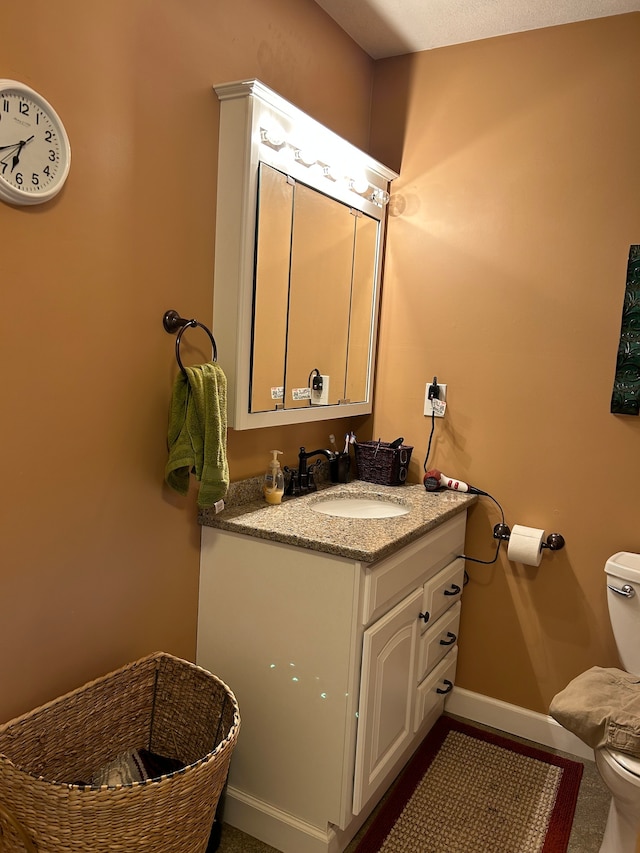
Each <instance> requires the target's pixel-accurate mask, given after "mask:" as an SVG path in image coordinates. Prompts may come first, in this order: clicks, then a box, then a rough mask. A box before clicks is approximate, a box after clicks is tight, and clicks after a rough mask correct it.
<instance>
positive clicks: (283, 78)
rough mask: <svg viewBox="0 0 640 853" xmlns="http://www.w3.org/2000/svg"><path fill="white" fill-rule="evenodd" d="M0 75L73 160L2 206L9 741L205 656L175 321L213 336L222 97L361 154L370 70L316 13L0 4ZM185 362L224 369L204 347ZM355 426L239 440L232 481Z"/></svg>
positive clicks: (248, 1) (1, 533) (276, 2)
mask: <svg viewBox="0 0 640 853" xmlns="http://www.w3.org/2000/svg"><path fill="white" fill-rule="evenodd" d="M0 57H1V63H0V76H2V77H6V78H12V79H18V80H21V81H23V82H25V83H28V84H30V85H32V86H33V87H34V88H35V89H37V90H39V91H41V92H42V94H43V95H44V96H45V97H46V98H48V99H49V100H50V101H51V102H52V103H53V105H54V107H55V108H56V110H57V111H58V112H59V113H60V115H61V116H62V118H63V120H64V122H65V124H66V127H67V130H68V132H69V135H70V139H71V146H72V166H71V173H70V177H69V180H68V183H67V185H66V187H65V189H64V191H63V193H62V194H61V196H60V197H58V198H57V199H56V200H55V201H53V202H52V203H50V204H48V205H44V206H42V207H36V208H33V209H18V208H13V207H10V206H8V205H6V204H2V203H0V239H1V246H2V260H1V265H0V284H1V292H2V324H1V325H2V330H1V348H2V357H1V359H0V371H1V372H2V385H1V387H2V395H3V396H2V403H1V406H2V430H1V435H2V447H3V457H4V458H3V476H2V481H3V487H2V491H1V497H0V542H1V551H0V602H1V613H0V649H2V652H1V654H0V720H6V719H10V718H11V717H13V716H14V715H16V714H18V713H21V712H23V711H27V710H29V709H30V708H32V707H34V706H35V705H37V704H40V703H41V702H44V701H46V700H48V699H50V698H53V697H54V696H56V695H58V694H60V693H61V692H63V691H65V690H67V689H71V688H73V687H76V686H77V685H80V684H82V683H83V682H84V681H85V680H87V679H88V678H91V677H94V676H96V675H99V674H102V673H103V672H106V671H108V670H110V669H112V668H115V667H117V666H120V665H121V664H123V663H125V662H127V661H129V660H135V659H136V658H138V657H140V656H141V655H143V654H146V653H148V652H151V651H154V650H156V649H164V650H166V651H169V652H172V653H174V654H178V655H182V656H185V657H189V658H192V657H193V655H194V654H195V632H196V614H197V583H198V555H199V537H200V531H199V527H198V526H197V524H196V511H195V500H194V498H195V495H190V497H189V499H187V500H183V499H181V498H180V497H179V496H177V495H174V494H173V493H170V492H169V490H168V489H166V488H165V487H163V473H164V465H165V461H166V420H167V411H168V404H169V397H170V391H171V384H172V380H173V377H174V375H175V372H176V363H175V359H174V351H173V347H174V339H173V337H170V336H169V335H167V333H166V332H165V331H164V330H163V328H162V322H161V321H162V316H163V313H164V312H165V311H166V310H167V309H169V308H175V309H177V310H178V311H180V312H181V313H183V314H185V315H187V316H195V317H197V318H198V319H201V320H202V321H203V322H205V323H207V325H210V324H211V313H212V304H213V290H212V281H213V266H214V257H213V245H214V232H215V193H216V160H217V134H218V116H219V111H218V101H217V99H216V97H215V94H214V92H213V90H212V85H213V84H215V83H221V82H228V81H231V80H237V79H241V78H249V77H258V78H260V79H261V80H262V81H263V82H265V83H266V84H267V85H269V86H271V87H272V88H274V89H275V90H276V91H278V92H280V93H281V94H283V95H284V96H285V97H287V98H289V99H290V100H291V101H293V102H294V103H295V104H297V105H298V106H299V107H301V108H302V109H304V110H306V111H307V112H309V113H311V114H312V115H313V116H314V117H315V118H317V119H318V120H320V121H322V122H323V123H325V124H326V125H328V126H329V127H331V128H332V129H333V130H335V131H336V132H338V133H340V134H341V135H342V136H344V137H346V138H347V139H349V140H350V141H351V142H353V143H354V144H356V145H358V146H360V147H365V146H366V144H367V140H368V132H369V113H370V97H371V84H372V73H373V63H372V61H371V60H370V59H369V58H368V57H367V56H366V55H365V54H364V53H363V52H362V51H361V50H360V49H359V48H358V47H356V46H355V44H354V43H353V42H352V41H351V40H350V39H349V38H348V37H347V36H346V35H345V34H344V33H343V32H342V31H341V30H340V29H339V28H338V27H337V25H336V24H335V23H334V22H333V21H332V20H331V19H330V18H329V17H328V16H327V15H325V13H324V12H322V10H321V9H320V8H319V7H318V6H317V5H316V4H315V3H313V2H311V0H268V2H263V0H216V2H211V0H188V2H184V0H153V2H151V0H109V2H102V3H94V2H86V0H66V2H64V3H58V4H51V3H48V2H45V1H44V0H30V2H29V3H23V4H18V3H13V4H4V7H3V12H2V26H1V27H0ZM198 335H200V337H198ZM182 356H183V360H184V361H185V363H187V364H189V363H195V362H197V361H201V360H202V359H203V358H208V357H209V351H208V341H207V339H206V337H205V335H204V334H203V333H202V332H198V333H187V334H186V335H185V336H184V338H183V347H182ZM354 425H355V424H354ZM351 426H352V424H351V423H345V422H328V423H324V424H321V425H317V426H314V427H308V428H307V427H304V428H301V427H288V428H282V429H279V430H261V431H258V432H251V433H248V434H243V435H235V434H232V435H231V436H230V440H229V458H230V467H231V474H232V479H234V480H237V479H241V478H243V477H246V476H250V475H255V474H258V473H261V472H262V471H263V470H264V468H265V467H266V464H267V462H268V460H269V458H270V457H269V454H268V451H269V450H270V449H271V448H273V447H277V448H278V449H280V450H284V451H285V456H284V457H283V459H284V461H285V462H287V463H291V464H292V463H293V462H294V461H295V458H296V452H297V448H298V446H299V445H300V444H306V445H307V446H318V445H322V446H326V444H327V442H328V438H327V436H328V434H329V432H331V431H335V433H336V434H337V435H340V434H344V432H345V430H346V429H347V428H348V427H351ZM238 630H242V626H239V628H238ZM230 641H231V640H230Z"/></svg>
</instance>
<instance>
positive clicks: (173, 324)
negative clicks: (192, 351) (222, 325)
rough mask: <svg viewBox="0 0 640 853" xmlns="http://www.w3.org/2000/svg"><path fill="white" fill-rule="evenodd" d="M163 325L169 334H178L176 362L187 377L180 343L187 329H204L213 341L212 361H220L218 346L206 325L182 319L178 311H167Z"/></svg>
mask: <svg viewBox="0 0 640 853" xmlns="http://www.w3.org/2000/svg"><path fill="white" fill-rule="evenodd" d="M162 325H163V326H164V328H165V331H166V332H169V334H172V335H173V334H175V333H176V332H178V335H177V337H176V361H177V362H178V366H179V367H180V370H181V371H182V372H183V373H184V374H185V376H186V373H187V371H186V370H185V369H184V365H183V364H182V360H181V358H180V341H181V339H182V335H183V333H184V331H185V330H186V329H189V328H193V329H195V328H196V327H197V326H199V327H200V328H201V329H203V330H204V331H205V332H206V333H207V335H208V336H209V340H210V341H211V350H212V355H211V361H217V360H218V348H217V346H216V341H215V338H214V337H213V335H212V334H211V331H210V330H209V329H208V328H207V327H206V326H205V325H204V323H199V322H198V321H197V320H185V318H184V317H181V316H180V315H179V314H178V312H177V311H165V314H164V317H163V318H162ZM178 330H180V331H178Z"/></svg>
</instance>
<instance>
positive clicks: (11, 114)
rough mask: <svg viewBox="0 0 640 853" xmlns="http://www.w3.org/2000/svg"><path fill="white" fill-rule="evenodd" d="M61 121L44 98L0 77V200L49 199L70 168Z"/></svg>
mask: <svg viewBox="0 0 640 853" xmlns="http://www.w3.org/2000/svg"><path fill="white" fill-rule="evenodd" d="M70 162H71V149H70V146H69V139H68V137H67V134H66V132H65V129H64V126H63V124H62V122H61V120H60V118H59V117H58V115H57V113H56V112H55V110H54V109H53V107H52V106H51V105H50V104H49V103H48V102H47V101H45V99H44V98H43V97H42V96H41V95H39V94H38V93H37V92H35V91H34V90H33V89H31V88H30V87H28V86H25V85H24V84H22V83H18V82H17V81H15V80H0V199H3V200H4V201H8V202H9V203H11V204H39V203H41V202H44V201H49V199H51V198H53V196H55V195H56V194H57V193H58V192H59V191H60V190H61V189H62V185H63V184H64V182H65V180H66V178H67V174H68V172H69V165H70Z"/></svg>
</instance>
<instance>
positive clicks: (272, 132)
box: [260, 122, 285, 148]
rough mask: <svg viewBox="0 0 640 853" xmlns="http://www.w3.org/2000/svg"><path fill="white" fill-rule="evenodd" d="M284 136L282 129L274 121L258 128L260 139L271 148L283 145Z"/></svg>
mask: <svg viewBox="0 0 640 853" xmlns="http://www.w3.org/2000/svg"><path fill="white" fill-rule="evenodd" d="M284 138H285V135H284V130H283V129H282V127H280V125H279V124H277V123H276V122H274V123H273V124H269V125H268V126H267V127H261V128H260V139H261V140H262V142H264V143H265V145H270V146H271V147H272V148H281V147H282V146H283V145H284Z"/></svg>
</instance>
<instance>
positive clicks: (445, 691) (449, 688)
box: [436, 678, 453, 693]
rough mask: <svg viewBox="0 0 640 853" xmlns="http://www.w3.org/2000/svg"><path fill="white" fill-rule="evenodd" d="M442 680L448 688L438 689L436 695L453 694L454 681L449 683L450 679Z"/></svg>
mask: <svg viewBox="0 0 640 853" xmlns="http://www.w3.org/2000/svg"><path fill="white" fill-rule="evenodd" d="M442 680H443V681H444V683H445V684H446V685H447V686H446V687H445V689H444V690H441V689H440V688H439V687H436V693H451V691H452V690H453V681H449V679H448V678H443V679H442Z"/></svg>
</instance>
